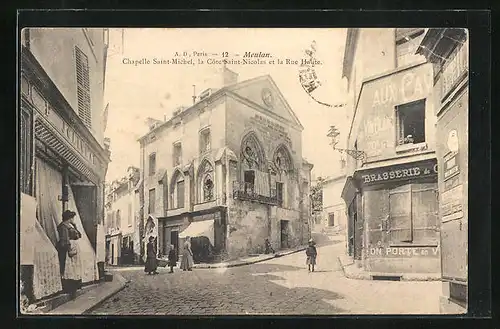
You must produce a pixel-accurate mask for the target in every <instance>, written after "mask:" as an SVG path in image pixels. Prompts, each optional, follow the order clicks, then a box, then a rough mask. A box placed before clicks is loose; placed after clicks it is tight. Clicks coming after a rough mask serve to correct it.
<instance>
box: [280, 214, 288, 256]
mask: <svg viewBox="0 0 500 329" xmlns="http://www.w3.org/2000/svg"><path fill="white" fill-rule="evenodd" d="M280 225H281V248H282V249H286V248H289V247H290V244H289V241H288V230H289V221H287V220H282V221H280Z"/></svg>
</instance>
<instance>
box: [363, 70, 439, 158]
mask: <svg viewBox="0 0 500 329" xmlns="http://www.w3.org/2000/svg"><path fill="white" fill-rule="evenodd" d="M432 90H433V77H432V64H429V63H426V64H421V65H417V66H414V67H412V68H409V69H406V70H402V71H400V72H393V73H391V74H388V75H385V76H382V77H379V78H375V79H373V80H370V81H367V82H365V83H364V84H363V88H362V91H361V96H360V101H359V104H358V107H359V108H360V109H361V110H362V114H360V115H359V117H360V121H359V131H358V148H359V149H360V150H363V151H365V152H366V155H367V157H368V158H379V157H391V156H394V155H395V154H396V150H395V146H396V122H397V117H396V112H395V107H396V106H398V105H402V104H406V103H410V102H413V101H417V100H422V99H426V98H427V97H428V95H429V94H430V93H431V92H432ZM428 104H429V105H430V104H431V102H426V109H427V108H429V109H430V107H429V106H428ZM426 111H427V110H426ZM430 111H431V110H430ZM360 113H361V112H360ZM370 160H373V159H370Z"/></svg>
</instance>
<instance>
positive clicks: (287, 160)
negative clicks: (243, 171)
mask: <svg viewBox="0 0 500 329" xmlns="http://www.w3.org/2000/svg"><path fill="white" fill-rule="evenodd" d="M273 167H274V168H275V171H276V172H274V173H273V176H272V177H271V182H272V184H273V186H271V188H274V189H275V190H276V198H277V199H278V201H279V202H280V204H282V205H283V206H285V207H287V206H290V205H292V204H293V189H292V188H291V185H290V183H289V181H290V178H291V177H289V176H291V174H292V171H293V163H292V157H291V156H290V152H289V151H288V148H287V147H286V146H284V145H280V146H278V148H276V151H275V152H274V154H273Z"/></svg>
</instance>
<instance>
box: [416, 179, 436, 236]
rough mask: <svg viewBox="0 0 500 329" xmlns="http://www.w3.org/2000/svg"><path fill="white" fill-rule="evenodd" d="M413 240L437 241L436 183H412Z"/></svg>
mask: <svg viewBox="0 0 500 329" xmlns="http://www.w3.org/2000/svg"><path fill="white" fill-rule="evenodd" d="M411 194H412V226H413V242H414V243H418V244H420V243H421V244H437V243H438V233H437V232H438V227H437V225H438V191H437V183H427V184H413V185H412V192H411Z"/></svg>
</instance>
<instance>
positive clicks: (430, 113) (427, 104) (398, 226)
mask: <svg viewBox="0 0 500 329" xmlns="http://www.w3.org/2000/svg"><path fill="white" fill-rule="evenodd" d="M424 34H425V30H424V29H416V28H412V29H399V28H398V29H390V28H383V29H349V30H348V33H347V40H346V48H345V54H344V66H343V75H344V76H345V77H346V78H347V79H348V81H349V83H348V85H349V93H350V96H349V99H350V104H349V108H348V115H349V121H350V122H351V124H350V127H349V129H350V130H349V132H348V137H347V148H348V149H349V150H351V154H352V156H349V157H348V158H347V160H348V163H347V176H348V177H347V180H346V184H345V186H344V189H343V193H342V197H343V199H344V200H345V202H346V206H347V209H348V217H349V225H348V238H349V240H348V246H349V253H350V255H352V256H353V258H354V259H355V261H356V262H357V263H358V265H359V266H361V267H363V268H364V270H365V271H367V272H369V273H371V274H372V276H375V275H376V276H385V277H392V278H394V279H399V278H401V277H402V276H403V275H408V274H422V273H425V275H426V276H428V277H435V278H439V277H440V246H439V238H440V234H439V230H440V227H439V221H438V184H437V160H436V152H435V151H436V138H435V125H436V115H435V105H434V101H433V99H434V98H433V73H432V72H433V70H432V64H430V63H427V61H426V59H425V57H423V56H421V55H418V54H416V49H417V47H418V45H419V43H420V41H421V40H422V38H423V37H424Z"/></svg>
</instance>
